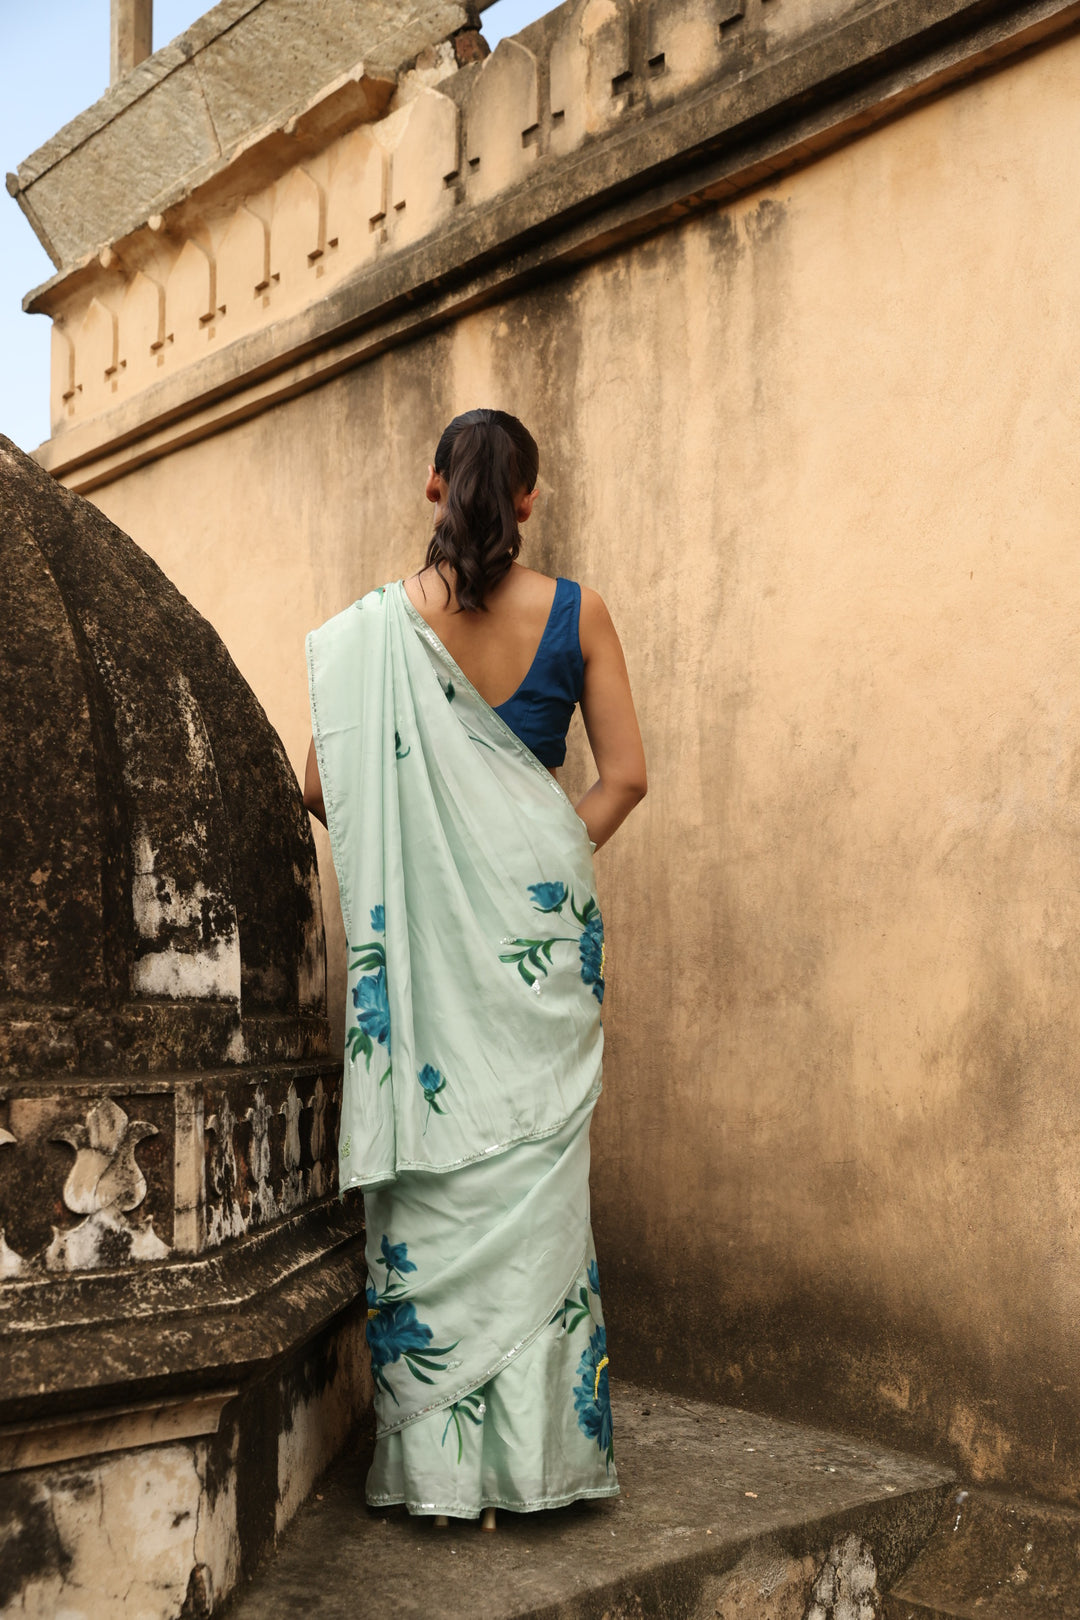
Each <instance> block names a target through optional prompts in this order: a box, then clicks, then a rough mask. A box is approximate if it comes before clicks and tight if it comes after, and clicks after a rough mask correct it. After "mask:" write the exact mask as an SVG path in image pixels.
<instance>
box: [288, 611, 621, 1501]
mask: <svg viewBox="0 0 1080 1620" xmlns="http://www.w3.org/2000/svg"><path fill="white" fill-rule="evenodd" d="M307 659H308V676H309V688H310V697H311V712H312V731H313V735H314V739H315V749H316V755H317V758H318V763H319V774H320V777H321V780H322V788H323V800H324V804H325V806H326V820H327V826H328V828H329V832H330V843H331V850H332V853H333V857H334V865H335V868H336V871H337V875H338V882H339V886H340V891H341V909H342V916H343V919H344V923H345V932H346V938H347V941H348V955H347V974H348V980H347V1000H346V1006H347V1027H346V1056H345V1077H344V1088H343V1100H342V1112H341V1127H340V1135H339V1140H338V1163H339V1170H340V1188H341V1195H342V1196H344V1193H345V1191H346V1190H347V1189H348V1188H350V1187H359V1188H361V1189H362V1191H363V1193H364V1202H365V1213H366V1224H367V1237H366V1254H367V1264H368V1289H367V1302H368V1323H367V1337H368V1345H369V1348H370V1352H371V1365H372V1373H373V1377H374V1382H375V1412H376V1421H377V1437H376V1448H375V1459H374V1462H373V1465H372V1468H371V1472H370V1474H369V1477H368V1482H367V1499H368V1501H369V1502H370V1503H372V1504H389V1503H394V1502H405V1503H406V1504H407V1506H408V1507H409V1509H410V1511H412V1512H418V1513H448V1514H455V1515H458V1516H464V1517H475V1516H476V1515H478V1514H479V1512H480V1510H481V1508H483V1507H486V1506H502V1507H508V1508H514V1509H519V1510H523V1509H531V1508H541V1507H552V1506H557V1505H559V1504H560V1503H563V1502H568V1501H572V1500H574V1499H576V1498H579V1497H591V1496H610V1495H614V1494H615V1493H616V1492H617V1491H618V1488H619V1487H618V1482H617V1478H616V1473H615V1466H614V1461H613V1447H612V1425H611V1407H610V1401H609V1394H608V1373H607V1366H608V1357H607V1341H606V1334H605V1328H604V1319H603V1312H602V1309H601V1304H600V1285H599V1275H598V1270H597V1264H596V1256H595V1252H594V1248H593V1239H592V1229H591V1225H590V1210H589V1125H590V1121H591V1117H592V1111H593V1108H594V1107H595V1104H596V1100H597V1097H598V1096H599V1094H600V1086H601V1079H600V1075H601V1055H602V1048H603V1031H602V1028H601V1023H600V1004H601V1001H602V1000H603V993H604V936H603V922H602V919H601V914H600V908H599V905H598V903H597V898H596V887H595V874H594V869H593V860H592V855H593V845H592V843H591V841H590V839H589V835H588V831H587V829H586V827H585V824H584V823H583V822H582V820H581V818H580V817H579V816H578V815H577V813H576V811H575V810H574V808H573V805H572V804H571V803H570V801H569V799H568V798H567V797H566V794H565V793H564V792H563V790H562V788H561V787H560V786H559V784H558V782H557V781H556V780H555V778H554V777H553V776H552V775H551V773H550V771H548V770H547V768H546V767H545V766H544V765H542V764H541V763H540V761H539V760H538V759H537V758H536V756H535V755H534V754H533V753H532V752H531V751H530V750H529V749H528V748H527V747H526V745H525V744H524V743H522V742H521V741H520V739H519V738H518V737H517V736H516V735H515V734H514V733H513V732H512V731H511V730H510V728H509V727H508V726H507V725H506V724H505V722H504V721H503V720H502V719H501V717H500V716H499V715H498V714H496V713H495V711H494V710H493V709H492V708H491V706H490V705H489V704H488V703H486V702H485V700H484V699H483V698H482V697H481V696H480V694H479V693H478V692H477V691H476V690H475V688H474V687H473V686H472V685H471V683H470V682H469V681H468V680H467V678H466V677H465V675H464V674H463V673H462V671H461V670H460V669H459V667H458V666H457V664H456V663H455V662H454V660H453V659H452V658H451V657H450V655H449V653H448V652H447V651H446V648H445V647H444V646H443V645H442V643H441V641H440V640H439V638H438V637H437V636H436V634H435V632H434V631H433V630H432V629H431V628H430V626H429V625H428V624H427V623H426V622H425V620H424V619H423V618H422V617H421V615H420V614H419V613H417V611H416V609H415V608H414V607H413V605H412V603H411V602H410V601H409V599H408V596H407V595H406V592H405V588H404V585H403V583H402V582H401V581H400V580H399V581H396V582H394V583H393V584H390V585H386V586H381V587H380V588H379V589H377V590H374V591H371V592H370V593H369V594H368V595H367V596H365V597H363V598H361V600H360V601H358V602H355V603H354V604H353V605H352V606H351V607H349V608H347V609H346V610H345V611H344V612H343V613H339V614H338V615H336V617H334V618H332V619H330V620H328V621H327V622H326V623H325V624H324V625H322V626H321V627H320V628H319V629H318V630H314V631H312V632H311V634H310V635H309V636H308V639H307Z"/></svg>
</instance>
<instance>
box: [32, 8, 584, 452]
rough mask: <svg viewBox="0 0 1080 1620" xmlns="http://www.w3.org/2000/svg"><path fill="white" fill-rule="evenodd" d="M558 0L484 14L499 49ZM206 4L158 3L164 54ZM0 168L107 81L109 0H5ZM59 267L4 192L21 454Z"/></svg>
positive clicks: (45, 353)
mask: <svg viewBox="0 0 1080 1620" xmlns="http://www.w3.org/2000/svg"><path fill="white" fill-rule="evenodd" d="M555 4H557V0H496V3H495V4H494V5H493V6H491V7H490V8H489V9H488V10H486V11H485V12H484V16H483V30H484V38H485V39H486V40H487V42H488V44H489V45H490V46H491V47H492V49H494V47H495V46H496V45H497V44H498V42H499V40H500V39H502V37H503V36H504V35H505V34H515V33H517V32H518V30H519V29H521V28H524V27H525V26H526V24H527V23H530V22H533V21H535V19H536V18H537V17H541V16H543V14H544V12H545V11H550V10H551V8H552V7H553V6H554V5H555ZM207 9H208V7H207V6H206V5H204V4H201V3H200V0H154V49H155V50H160V49H161V47H162V46H163V45H167V44H168V43H169V41H170V40H171V39H175V38H176V36H177V34H182V33H183V32H184V30H185V28H190V27H191V24H192V23H193V22H194V21H195V19H196V18H197V17H201V16H202V14H203V12H204V11H206V10H207ZM0 40H2V41H3V49H2V53H0V172H2V173H4V174H6V173H8V171H9V170H13V169H16V168H18V166H19V164H20V163H21V162H22V161H23V159H24V158H27V157H29V155H30V153H31V152H34V151H36V150H37V148H38V147H39V146H41V145H42V144H43V143H44V142H45V141H47V140H48V139H49V137H50V136H51V135H55V134H56V132H57V130H58V129H62V128H63V126H64V125H65V124H67V123H70V121H71V119H72V118H74V117H75V115H76V114H77V113H80V112H82V111H83V109H84V108H85V107H89V106H91V105H92V104H93V102H95V101H96V100H97V99H98V97H99V96H100V95H102V94H103V92H104V91H105V90H107V89H108V84H109V0H32V3H30V4H27V0H0ZM52 273H53V265H52V262H51V260H50V259H49V256H48V254H47V253H46V252H45V249H44V248H43V247H42V246H41V244H40V243H39V242H38V239H37V237H36V236H35V235H34V233H33V231H32V230H31V229H30V226H29V224H28V223H27V220H26V218H25V216H24V215H23V213H22V210H21V209H20V208H19V205H18V204H17V203H16V201H15V199H14V198H13V197H9V196H8V194H7V192H6V191H0V433H4V434H6V435H7V437H8V438H9V439H14V440H15V443H16V444H18V445H20V446H21V447H22V448H23V449H24V450H33V449H34V448H35V446H36V445H39V444H40V443H41V441H42V440H43V439H47V438H48V436H49V328H50V326H51V324H52V323H51V321H50V320H49V318H48V316H47V315H24V314H23V312H22V300H23V295H24V294H25V293H27V292H29V291H30V289H31V288H32V287H37V286H39V285H40V284H41V282H43V281H47V280H48V278H49V276H51V275H52Z"/></svg>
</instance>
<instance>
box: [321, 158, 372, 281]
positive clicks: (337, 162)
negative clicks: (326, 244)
mask: <svg viewBox="0 0 1080 1620" xmlns="http://www.w3.org/2000/svg"><path fill="white" fill-rule="evenodd" d="M386 208H387V154H386V150H385V148H384V147H383V146H382V145H381V144H380V143H379V142H378V141H377V140H376V139H375V137H374V136H373V135H372V134H371V132H370V130H367V129H357V130H354V131H353V132H352V134H351V135H348V136H346V138H345V139H344V140H343V141H342V142H341V143H340V145H339V147H338V149H337V151H336V153H335V154H334V161H333V167H332V168H331V171H330V189H329V194H328V196H327V226H326V229H327V236H328V239H329V241H330V242H331V243H335V242H336V243H337V254H338V268H339V269H340V268H342V267H344V266H348V267H349V268H352V267H354V266H358V265H361V264H363V263H364V262H365V260H367V259H370V258H371V256H372V255H373V254H374V252H375V247H376V242H377V240H378V238H379V236H380V235H381V234H382V232H383V231H384V229H385V224H386Z"/></svg>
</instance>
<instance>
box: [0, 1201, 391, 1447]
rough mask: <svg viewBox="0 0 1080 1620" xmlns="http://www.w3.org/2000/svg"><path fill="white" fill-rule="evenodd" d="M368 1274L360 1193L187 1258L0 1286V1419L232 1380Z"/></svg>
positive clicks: (24, 1418) (350, 1294) (298, 1336)
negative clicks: (0, 1359) (0, 1375)
mask: <svg viewBox="0 0 1080 1620" xmlns="http://www.w3.org/2000/svg"><path fill="white" fill-rule="evenodd" d="M366 1280H367V1270H366V1266H365V1263H364V1247H363V1217H362V1207H361V1203H360V1200H359V1199H358V1198H357V1199H355V1200H347V1201H345V1202H344V1203H342V1202H340V1201H338V1200H333V1201H327V1202H325V1203H324V1204H322V1205H317V1206H314V1207H312V1208H309V1209H307V1210H303V1211H300V1212H299V1213H297V1214H296V1215H294V1216H292V1217H291V1218H287V1219H285V1220H284V1221H282V1222H280V1223H279V1224H278V1225H276V1226H274V1227H271V1228H269V1229H266V1230H261V1231H258V1232H256V1233H254V1234H252V1235H251V1236H249V1237H246V1238H244V1239H242V1240H240V1241H239V1242H236V1243H234V1244H230V1245H227V1246H225V1247H224V1248H222V1249H220V1250H216V1251H214V1252H212V1253H210V1254H207V1255H204V1256H201V1257H199V1258H198V1259H195V1260H182V1261H177V1262H166V1263H164V1264H160V1265H147V1266H143V1267H140V1268H139V1269H138V1270H128V1271H122V1272H121V1271H117V1272H101V1271H99V1272H94V1273H86V1274H83V1275H79V1276H72V1277H65V1278H60V1279H58V1278H53V1277H50V1278H49V1279H48V1280H47V1281H45V1282H43V1283H40V1284H38V1285H35V1284H34V1283H33V1282H29V1283H20V1282H14V1283H8V1284H6V1285H5V1287H4V1288H3V1290H0V1336H2V1337H3V1339H4V1342H5V1346H6V1353H7V1368H6V1374H5V1379H4V1385H3V1389H2V1390H0V1419H2V1420H3V1421H6V1422H11V1423H15V1422H33V1421H34V1418H35V1416H36V1415H37V1413H38V1412H39V1411H45V1410H48V1412H49V1414H50V1415H53V1414H57V1413H58V1412H60V1411H62V1410H64V1409H65V1408H66V1409H69V1410H75V1411H77V1410H78V1409H80V1408H82V1407H85V1405H86V1404H87V1400H88V1398H89V1397H90V1396H91V1394H92V1395H93V1399H94V1401H95V1402H98V1401H107V1400H108V1392H109V1391H110V1390H113V1391H116V1392H117V1393H118V1394H119V1393H120V1392H121V1391H122V1392H123V1397H124V1399H125V1400H126V1401H128V1402H130V1401H131V1400H133V1399H135V1400H145V1399H150V1398H152V1397H153V1396H154V1395H155V1394H158V1393H163V1392H165V1391H168V1393H169V1394H173V1395H175V1394H177V1393H181V1392H185V1391H191V1390H196V1389H204V1388H206V1387H207V1386H210V1387H212V1388H213V1387H220V1386H221V1385H222V1384H223V1383H232V1382H235V1381H238V1380H239V1379H241V1378H242V1377H244V1376H246V1375H247V1374H249V1373H250V1372H251V1371H253V1370H255V1369H257V1368H258V1367H259V1366H260V1365H265V1364H268V1363H270V1362H272V1361H273V1360H274V1359H275V1358H276V1357H278V1356H280V1355H282V1354H284V1353H285V1351H287V1350H289V1349H291V1348H295V1346H296V1345H298V1344H302V1343H303V1342H304V1341H305V1340H306V1339H308V1338H310V1337H311V1336H312V1334H314V1333H316V1332H318V1330H319V1329H320V1328H321V1327H323V1326H324V1325H325V1324H326V1323H327V1322H328V1321H329V1320H330V1318H331V1317H333V1316H335V1315H336V1314H337V1313H338V1312H339V1311H341V1310H343V1309H345V1308H347V1307H348V1306H350V1305H352V1304H353V1303H354V1302H355V1300H356V1298H357V1296H358V1295H359V1294H361V1293H362V1292H363V1289H364V1286H365V1283H366Z"/></svg>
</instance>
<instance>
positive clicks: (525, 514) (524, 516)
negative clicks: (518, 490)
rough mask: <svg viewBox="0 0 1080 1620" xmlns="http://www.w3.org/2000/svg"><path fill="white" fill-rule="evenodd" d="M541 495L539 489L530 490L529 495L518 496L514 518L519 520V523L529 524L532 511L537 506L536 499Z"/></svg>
mask: <svg viewBox="0 0 1080 1620" xmlns="http://www.w3.org/2000/svg"><path fill="white" fill-rule="evenodd" d="M539 493H540V490H539V487H537V488H536V489H530V490H529V492H528V494H527V495H519V496H518V498H517V500H516V501H515V502H514V516H515V517H516V518H517V520H518V522H519V523H527V522H528V521H529V518H530V516H531V515H532V509H533V507H534V506H535V504H536V497H537V496H538V495H539Z"/></svg>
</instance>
